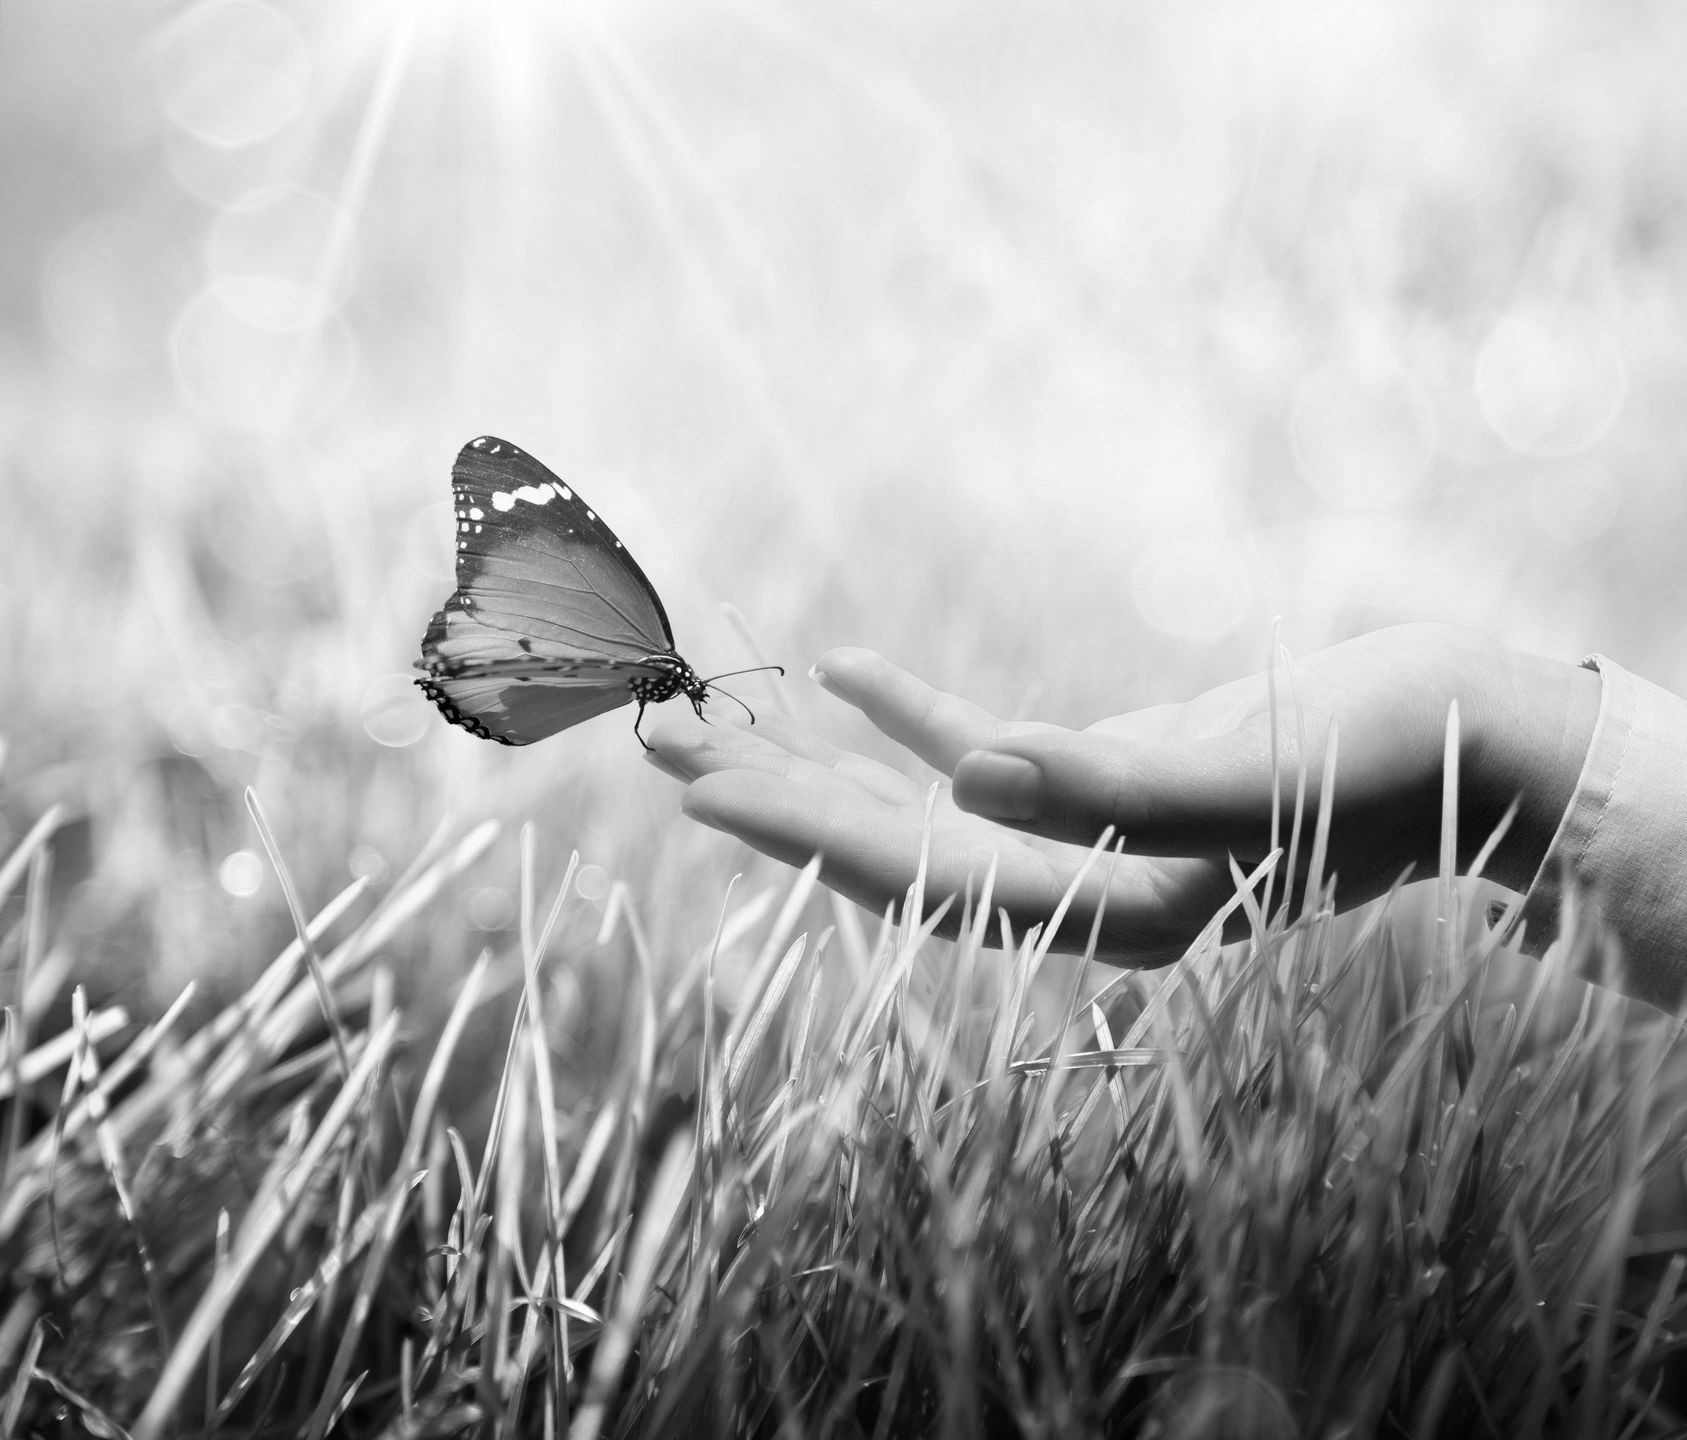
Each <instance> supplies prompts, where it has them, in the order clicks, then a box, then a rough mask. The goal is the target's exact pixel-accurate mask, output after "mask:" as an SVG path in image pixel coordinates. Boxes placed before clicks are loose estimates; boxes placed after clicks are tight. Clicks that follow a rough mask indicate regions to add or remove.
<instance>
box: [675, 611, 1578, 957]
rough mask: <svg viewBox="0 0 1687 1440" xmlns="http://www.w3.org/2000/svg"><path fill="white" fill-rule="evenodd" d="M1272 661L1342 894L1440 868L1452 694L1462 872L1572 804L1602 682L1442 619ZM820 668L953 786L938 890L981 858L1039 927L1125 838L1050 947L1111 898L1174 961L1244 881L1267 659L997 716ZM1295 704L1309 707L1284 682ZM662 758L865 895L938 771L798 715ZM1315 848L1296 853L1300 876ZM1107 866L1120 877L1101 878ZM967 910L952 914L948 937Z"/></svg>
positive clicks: (1497, 857) (866, 666) (1116, 913)
mask: <svg viewBox="0 0 1687 1440" xmlns="http://www.w3.org/2000/svg"><path fill="white" fill-rule="evenodd" d="M1292 673H1293V689H1292V691H1291V688H1290V685H1289V682H1288V677H1287V676H1286V675H1284V674H1282V673H1281V672H1280V673H1279V677H1278V678H1279V685H1278V721H1277V724H1278V735H1277V742H1278V750H1279V761H1278V775H1279V777H1280V781H1281V784H1282V787H1283V789H1282V793H1281V795H1280V800H1281V803H1282V806H1283V814H1284V816H1285V822H1284V829H1285V833H1286V829H1287V817H1288V816H1289V815H1290V814H1291V813H1292V807H1293V804H1294V791H1295V785H1296V780H1297V771H1298V767H1299V764H1300V745H1301V739H1302V737H1304V743H1305V757H1304V763H1305V771H1306V785H1307V806H1308V814H1309V815H1311V814H1315V813H1316V809H1317V806H1318V803H1319V798H1320V797H1319V788H1320V782H1321V776H1322V772H1323V765H1324V751H1325V746H1326V743H1327V739H1328V736H1329V733H1330V729H1331V726H1332V724H1337V725H1339V728H1340V741H1339V747H1338V767H1337V774H1336V784H1335V795H1334V803H1333V807H1332V822H1331V831H1330V841H1329V858H1328V862H1327V866H1328V869H1329V870H1330V871H1333V872H1335V873H1337V874H1338V875H1339V878H1340V885H1339V888H1338V890H1337V897H1338V903H1339V904H1341V905H1342V906H1343V907H1346V906H1351V905H1355V904H1358V903H1360V902H1362V901H1364V900H1368V899H1371V898H1373V897H1374V896H1376V895H1378V894H1380V893H1382V892H1383V891H1384V890H1386V889H1387V887H1388V886H1389V885H1391V884H1392V883H1393V882H1394V881H1395V880H1396V879H1398V878H1399V877H1400V876H1401V874H1402V873H1403V872H1405V871H1406V870H1407V869H1408V868H1410V867H1416V868H1417V873H1419V874H1423V873H1426V872H1427V871H1428V870H1430V869H1432V868H1433V866H1434V862H1435V857H1436V851H1437V847H1438V836H1439V830H1440V806H1441V767H1442V753H1443V746H1444V736H1445V727H1446V718H1447V710H1448V706H1449V705H1450V704H1451V703H1452V702H1453V701H1454V700H1457V701H1458V702H1459V706H1460V714H1461V726H1460V733H1461V754H1460V775H1461V786H1460V824H1459V830H1460V845H1459V860H1460V865H1461V868H1462V867H1463V866H1464V865H1467V864H1468V863H1469V861H1470V859H1471V857H1472V856H1473V855H1474V853H1475V851H1476V849H1477V848H1478V847H1479V846H1480V845H1481V844H1482V843H1483V842H1484V841H1485V840H1486V839H1487V837H1488V835H1489V834H1490V832H1491V831H1492V830H1493V828H1494V826H1495V825H1496V824H1497V823H1498V821H1499V820H1500V818H1501V816H1502V815H1503V814H1504V812H1505V810H1506V808H1507V807H1508V806H1509V805H1510V804H1511V802H1512V800H1513V799H1514V798H1515V799H1516V800H1517V801H1518V807H1519V808H1518V814H1517V817H1516V820H1515V821H1514V823H1513V825H1512V826H1511V828H1510V830H1509V831H1508V833H1507V836H1506V838H1505V840H1504V841H1503V842H1502V843H1501V845H1500V846H1499V847H1498V849H1497V850H1496V851H1495V853H1494V855H1493V857H1492V858H1491V860H1490V862H1489V866H1488V872H1487V873H1488V874H1489V876H1490V877H1491V878H1493V879H1495V880H1498V881H1500V882H1501V883H1503V884H1508V885H1510V886H1512V887H1513V888H1516V889H1522V888H1525V887H1526V886H1527V885H1528V883H1529V881H1530V879H1531V878H1532V877H1533V874H1534V871H1535V869H1536V867H1537V866H1538V864H1539V861H1540V858H1541V856H1542V855H1544V854H1545V852H1546V848H1547V845H1548V844H1549V842H1550V840H1551V837H1552V833H1553V830H1554V829H1555V828H1556V826H1557V823H1558V819H1559V817H1560V815H1562V813H1563V810H1564V808H1565V806H1566V805H1567V804H1568V802H1569V798H1570V795H1571V792H1572V791H1573V789H1574V786H1575V782H1576V777H1577V775H1578V774H1579V772H1580V767H1581V762H1582V758H1583V756H1584V755H1585V754H1586V750H1587V744H1588V740H1589V739H1590V737H1591V735H1592V732H1593V725H1594V721H1595V719H1596V718H1597V715H1598V707H1599V684H1600V682H1599V678H1598V676H1597V675H1596V674H1594V673H1593V672H1591V671H1587V670H1582V669H1580V668H1578V667H1576V666H1572V665H1566V664H1562V663H1560V662H1556V661H1551V660H1545V659H1541V658H1539V657H1535V656H1530V655H1525V654H1523V653H1521V652H1518V651H1513V650H1510V649H1508V648H1506V647H1504V646H1501V645H1499V644H1497V643H1496V642H1494V641H1492V640H1489V639H1487V638H1486V637H1484V636H1482V635H1479V634H1477V633H1476V632H1474V631H1469V630H1464V629H1460V628H1457V627H1454V626H1445V625H1406V626H1399V627H1396V628H1394V629H1390V630H1382V631H1378V632H1375V633H1373V634H1370V635H1365V636H1361V637H1359V638H1358V639H1355V640H1350V641H1347V642H1345V643H1343V644H1340V645H1336V646H1332V647H1331V648H1329V649H1327V650H1322V651H1319V652H1317V653H1315V654H1313V655H1310V656H1307V657H1304V658H1303V659H1300V660H1297V661H1296V662H1295V663H1294V665H1293V668H1292ZM816 675H817V678H819V680H820V682H821V683H822V684H823V685H825V687H826V688H827V689H828V690H830V691H832V693H833V694H835V695H837V696H839V697H840V698H842V699H844V700H846V701H848V702H849V703H851V704H853V705H856V706H857V707H858V708H859V709H861V710H862V712H863V713H864V714H866V716H867V717H868V719H870V720H871V721H872V722H873V723H874V724H875V725H877V726H878V728H879V729H880V730H882V731H883V732H884V733H885V734H886V735H888V736H889V737H890V738H891V739H893V740H896V741H898V742H899V743H901V744H903V745H905V746H907V747H908V748H909V749H910V750H912V751H913V752H914V753H915V754H916V755H918V756H919V757H920V758H921V759H923V760H925V761H926V762H927V763H928V764H930V765H932V766H933V767H934V768H935V769H937V770H938V771H939V772H941V773H942V774H944V775H947V776H949V777H951V782H952V783H951V785H949V786H944V787H943V788H942V789H941V790H940V791H939V794H938V796H937V800H936V804H935V808H934V810H933V817H932V834H931V849H930V858H929V868H928V875H927V886H926V892H927V895H928V896H929V897H930V898H931V900H932V902H933V903H935V902H936V901H938V900H941V899H942V898H943V897H945V896H947V895H950V894H956V895H958V894H961V893H963V892H964V890H965V889H966V887H967V884H968V882H969V880H970V882H971V884H972V886H973V890H974V893H976V890H977V886H978V883H979V881H980V880H981V878H982V876H983V874H984V872H985V870H986V868H987V867H988V865H989V863H990V861H991V859H992V858H994V859H995V861H996V865H997V876H996V889H995V898H994V904H995V905H996V906H999V907H1001V908H1004V909H1006V910H1007V912H1008V914H1009V916H1010V917H1011V918H1012V919H1013V920H1014V921H1015V923H1016V924H1017V925H1019V926H1021V927H1023V926H1027V925H1030V924H1034V923H1039V922H1046V921H1047V920H1048V918H1049V917H1050V916H1051V915H1052V913H1053V911H1054V909H1055V906H1056V905H1057V904H1058V903H1059V900H1060V898H1061V896H1062V895H1063V894H1064V893H1065V892H1066V890H1067V888H1068V887H1069V886H1070V885H1071V883H1072V881H1073V879H1074V878H1075V877H1076V876H1077V874H1078V872H1079V869H1080V867H1081V866H1082V864H1083V862H1084V860H1085V858H1086V855H1087V853H1088V849H1089V847H1090V846H1091V845H1093V843H1094V842H1095V840H1096V839H1097V838H1098V837H1099V836H1100V834H1101V833H1102V831H1103V830H1104V828H1105V827H1106V826H1108V825H1113V826H1114V827H1115V828H1116V829H1117V830H1118V832H1119V833H1120V835H1121V836H1122V846H1123V850H1124V852H1125V854H1124V855H1123V856H1121V857H1119V858H1118V859H1116V860H1113V861H1110V862H1103V863H1102V864H1100V865H1098V866H1095V867H1093V868H1092V870H1091V872H1090V874H1089V876H1088V877H1087V879H1086V881H1085V883H1084V884H1083V885H1082V886H1081V887H1080V889H1079V891H1078V893H1077V896H1076V900H1075V903H1074V911H1073V913H1072V914H1070V915H1069V917H1068V919H1067V921H1066V923H1065V924H1064V925H1063V926H1062V931H1061V934H1060V935H1059V936H1058V937H1057V938H1056V942H1055V943H1056V945H1057V947H1058V948H1062V949H1076V948H1081V947H1082V946H1083V945H1084V943H1085V942H1086V941H1087V938H1088V934H1089V930H1090V924H1091V921H1092V920H1093V917H1094V913H1095V909H1096V907H1097V905H1099V904H1100V902H1101V900H1102V898H1103V893H1104V892H1105V898H1106V909H1105V913H1104V916H1103V923H1102V929H1101V931H1100V938H1099V942H1098V954H1099V955H1100V956H1101V958H1103V959H1107V960H1112V961H1115V962H1118V963H1125V964H1132V965H1153V964H1161V963H1165V962H1167V961H1170V960H1173V959H1175V958H1177V956H1178V955H1179V954H1181V953H1182V951H1183V949H1184V948H1185V946H1186V945H1187V944H1188V942H1189V941H1190V940H1191V939H1193V938H1194V936H1195V935H1196V934H1198V933H1199V931H1200V930H1201V928H1202V926H1203V925H1204V924H1205V923H1206V922H1207V920H1208V919H1209V918H1210V917H1211V916H1212V914H1213V912H1214V911H1215V910H1217V909H1218V908H1219V907H1220V906H1221V905H1222V904H1223V903H1224V901H1225V900H1226V899H1228V898H1229V896H1230V895H1231V893H1232V891H1233V888H1234V886H1233V882H1232V879H1231V876H1230V870H1229V860H1228V857H1230V856H1235V858H1236V859H1237V860H1238V861H1239V862H1240V863H1241V864H1243V865H1244V866H1248V865H1250V864H1252V863H1254V862H1257V861H1258V860H1260V859H1262V858H1263V857H1264V856H1265V855H1266V853H1267V851H1268V848H1269V843H1270V836H1271V788H1272V786H1271V776H1272V768H1271V733H1270V726H1271V708H1270V697H1269V689H1268V685H1267V677H1266V675H1265V674H1264V673H1263V672H1262V673H1261V674H1258V675H1254V676H1250V677H1248V678H1247V679H1244V680H1238V681H1235V682H1232V683H1231V684H1228V685H1222V686H1219V687H1218V688H1217V689H1214V690H1209V691H1207V692H1206V693H1205V694H1203V695H1199V696H1197V697H1196V698H1194V699H1193V700H1189V701H1186V702H1183V703H1178V704H1168V705H1158V706H1153V707H1150V708H1149V709H1146V710H1139V711H1135V712H1132V713H1130V714H1126V715H1120V716H1115V717H1112V718H1110V719H1107V720H1102V721H1099V722H1098V723H1096V724H1095V725H1092V726H1090V727H1088V728H1087V729H1086V730H1083V731H1070V730H1064V729H1061V728H1059V727H1056V726H1048V725H1034V724H1019V723H1011V722H1007V721H1002V720H999V719H997V718H996V717H995V716H992V715H990V714H989V713H988V712H987V711H984V710H982V709H980V708H979V707H977V706H975V705H972V704H971V703H969V702H967V701H965V700H962V699H959V698H958V697H955V696H952V695H945V694H943V693H941V692H939V691H936V690H933V689H932V688H931V687H929V686H927V685H925V684H924V683H923V682H922V681H920V680H918V679H917V678H916V677H914V676H912V675H910V674H908V673H907V672H906V671H903V670H901V669H899V668H897V667H896V666H894V665H892V664H891V663H890V662H889V661H887V660H885V659H883V658H882V657H880V656H878V655H875V654H873V653H872V652H870V651H865V650H853V649H844V650H833V651H830V652H828V653H827V654H826V655H824V656H822V657H821V660H820V662H819V664H818V665H817V667H816ZM1297 697H1298V700H1299V706H1300V710H1299V722H1298V729H1297V718H1296V710H1295V699H1296V698H1297ZM650 740H651V745H652V747H653V755H652V759H653V760H654V761H655V762H656V763H657V764H659V765H660V766H661V767H662V768H663V769H665V770H667V771H668V772H669V773H670V774H672V775H674V776H676V777H677V778H679V779H681V780H684V781H686V782H689V783H688V789H687V792H686V797H685V801H684V806H685V809H686V811H687V813H689V814H691V815H692V816H693V817H694V818H696V819H698V820H701V821H703V822H704V823H705V824H709V825H713V826H715V827H716V828H719V829H723V830H727V831H729V832H730V833H732V834H735V835H737V836H739V837H740V838H741V839H743V840H745V841H746V842H748V843H749V844H751V845H753V846H755V847H756V848H757V849H759V850H761V851H763V852H764V853H766V854H769V855H772V856H774V857H776V858H778V859H782V860H786V861H788V862H790V863H792V864H803V863H806V862H807V861H808V860H809V858H810V857H812V856H813V855H815V854H818V855H820V857H821V876H822V878H823V879H824V880H825V881H826V883H827V884H829V885H831V886H832V887H833V888H834V889H836V890H838V891H840V892H841V893H843V894H845V895H847V896H849V897H850V898H852V899H854V900H856V901H858V902H860V903H862V904H864V905H867V906H869V907H871V908H874V909H882V908H884V906H885V904H886V903H887V902H892V901H898V900H900V898H901V897H902V895H903V894H904V893H905V892H906V890H907V887H908V885H909V884H910V883H911V882H912V880H913V878H914V874H915V870H916V868H917V865H918V862H919V855H920V845H921V839H922V832H923V827H924V821H925V803H926V786H925V785H924V784H922V783H920V782H917V781H914V780H911V779H909V778H908V777H907V776H905V775H903V774H902V773H901V772H900V771H897V770H893V769H891V768H889V767H887V766H884V765H881V764H879V763H877V762H876V761H872V760H869V759H867V758H865V757H863V756H860V755H856V754H853V753H852V752H849V751H846V750H843V749H840V748H839V747H837V746H835V745H833V744H831V743H830V742H828V741H825V740H823V739H821V738H819V737H818V736H816V735H814V734H812V733H810V732H808V731H805V730H803V729H802V728H801V727H799V726H797V725H795V724H794V723H793V722H790V721H787V720H783V719H780V718H778V717H772V716H770V717H766V718H764V720H763V721H762V722H761V723H760V724H758V725H757V726H756V727H755V728H754V729H746V728H743V727H739V726H722V725H704V724H701V723H699V722H697V721H695V720H691V719H682V720H679V721H664V722H663V723H662V724H661V725H660V726H658V727H654V728H653V730H652V733H651V736H650ZM1310 848H1311V847H1310V843H1307V844H1303V846H1302V849H1301V853H1300V856H1299V864H1298V867H1297V868H1299V869H1300V871H1301V872H1302V873H1301V874H1300V875H1297V876H1295V877H1293V878H1294V879H1296V880H1299V879H1303V878H1304V870H1305V862H1306V859H1307V858H1308V854H1309V851H1310ZM1109 871H1110V873H1109ZM957 919H958V916H957V915H953V914H952V915H951V916H950V917H949V918H948V921H947V928H948V929H949V931H950V932H951V933H952V932H953V929H954V926H955V923H956V921H957Z"/></svg>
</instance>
